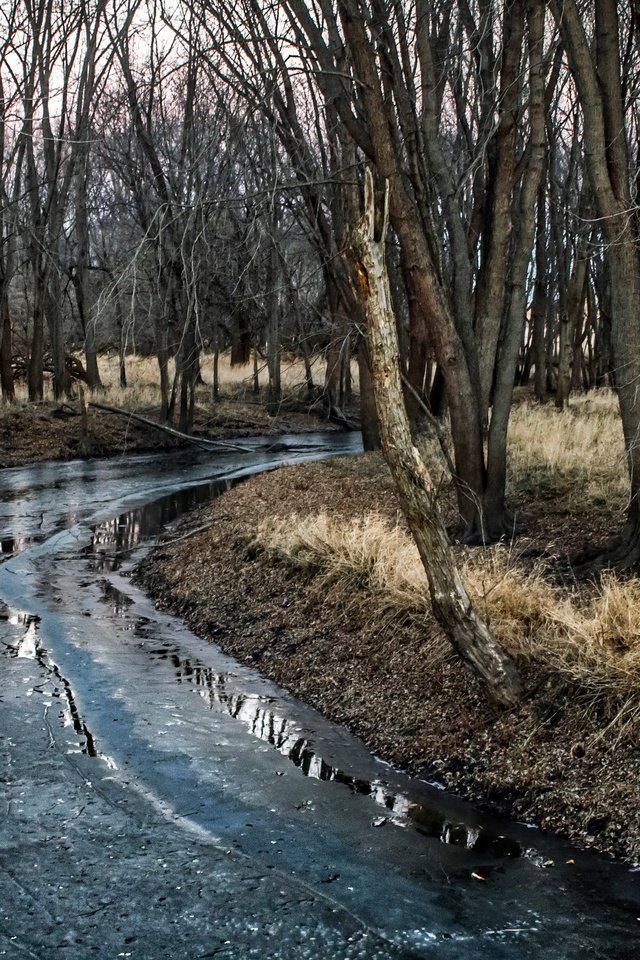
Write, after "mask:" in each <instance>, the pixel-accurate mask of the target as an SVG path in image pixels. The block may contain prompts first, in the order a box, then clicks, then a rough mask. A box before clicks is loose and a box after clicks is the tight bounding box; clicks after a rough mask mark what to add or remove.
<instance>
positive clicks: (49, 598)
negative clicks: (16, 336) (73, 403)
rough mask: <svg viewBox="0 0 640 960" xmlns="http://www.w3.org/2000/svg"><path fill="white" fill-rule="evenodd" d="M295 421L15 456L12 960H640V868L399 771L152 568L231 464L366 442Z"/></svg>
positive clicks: (0, 599) (4, 699)
mask: <svg viewBox="0 0 640 960" xmlns="http://www.w3.org/2000/svg"><path fill="white" fill-rule="evenodd" d="M270 442H271V443H272V441H266V440H252V441H248V442H247V441H243V443H247V444H248V445H249V446H251V448H252V452H251V453H244V454H231V453H229V454H216V455H211V454H193V453H190V454H188V455H186V454H175V455H166V454H165V455H162V456H161V457H158V456H154V457H136V458H129V459H126V460H118V461H89V462H74V463H66V464H45V465H38V466H33V467H26V468H20V469H11V470H4V471H0V540H1V545H2V562H0V770H1V775H2V810H1V814H0V815H1V829H0V956H7V957H37V958H43V960H44V958H47V960H49V958H50V957H52V956H62V957H65V958H72V960H84V958H87V957H94V956H95V957H99V958H105V960H106V958H114V960H115V958H117V957H131V958H138V960H141V958H145V960H165V958H166V960H187V958H188V960H195V958H205V957H215V958H220V957H221V958H227V960H232V958H233V960H244V958H249V957H256V958H271V957H273V958H277V957H279V958H283V960H298V958H303V957H309V958H318V960H320V958H322V960H325V958H351V957H354V958H355V957H358V958H367V960H368V958H371V960H375V958H402V957H431V956H434V957H442V958H456V960H458V958H461V960H462V958H464V960H475V958H491V960H501V958H509V960H511V958H512V960H527V958H545V960H547V958H549V960H556V958H557V960H561V958H576V960H577V958H590V957H599V958H608V960H625V958H629V960H630V958H634V960H635V958H637V957H638V956H639V955H640V920H639V919H638V918H640V873H637V872H633V871H630V870H629V869H628V868H626V867H624V866H622V865H619V864H613V863H611V862H610V861H609V860H607V859H604V858H600V857H597V856H593V855H589V854H586V853H583V852H580V851H576V850H572V849H571V848H570V847H568V846H566V845H563V844H561V843H560V842H558V841H557V840H555V839H554V838H552V837H546V836H544V835H542V834H541V833H539V832H538V831H536V830H532V829H529V828H527V827H526V826H524V825H513V824H509V823H506V822H504V821H500V820H497V819H491V818H489V817H487V816H485V815H483V814H481V813H479V812H478V811H476V810H475V809H474V808H473V807H472V806H470V805H467V804H463V803H461V802H458V801H456V800H454V799H452V798H450V797H448V796H447V795H446V794H444V793H443V792H442V791H440V790H439V789H438V788H437V786H433V785H428V784H426V783H423V782H422V781H417V780H413V779H411V778H410V777H406V776H404V775H402V774H400V773H398V772H396V771H394V770H393V769H392V768H390V767H388V766H387V765H385V764H383V763H381V762H380V761H378V760H376V759H375V758H374V757H372V756H371V755H370V754H369V753H368V751H367V750H366V749H365V748H364V747H363V745H362V744H361V743H360V742H359V741H357V740H355V739H354V738H353V737H351V736H350V735H348V734H347V733H346V732H345V731H344V730H343V729H341V728H340V727H337V726H335V725H333V724H331V723H328V722H327V721H325V720H323V719H322V718H321V717H320V716H319V715H318V714H317V713H315V712H314V711H313V710H311V709H309V708H307V707H305V706H304V705H302V704H300V703H298V702H297V701H296V700H294V699H293V698H292V697H290V696H289V695H288V694H286V693H284V692H283V691H282V690H280V689H279V688H278V687H276V686H275V685H274V684H272V683H270V682H268V681H265V680H264V679H262V678H261V677H260V676H259V675H258V674H257V673H255V672H253V671H251V670H250V669H248V668H246V667H244V666H241V665H239V664H238V663H236V662H235V661H234V660H232V659H230V658H229V657H226V656H225V655H223V654H222V653H221V652H220V651H219V650H218V649H217V648H216V647H215V646H213V645H211V644H207V643H204V642H202V641H200V640H199V639H198V638H197V637H195V636H194V635H193V634H192V633H190V632H189V631H188V630H187V629H186V628H185V627H184V625H183V624H182V623H181V622H180V621H178V620H175V619H174V618H172V617H169V616H167V615H165V614H162V613H158V612H157V611H156V610H154V608H153V605H152V604H151V603H150V601H149V600H148V599H147V598H146V597H145V595H144V594H143V593H141V592H140V591H139V590H138V589H136V588H135V587H134V586H133V585H132V584H131V582H130V580H129V578H128V572H129V570H130V569H131V567H132V566H133V565H134V563H135V562H136V561H137V560H138V559H139V557H140V556H141V554H142V552H143V551H144V550H145V549H148V546H149V543H150V542H151V541H152V538H153V537H154V536H155V535H156V534H157V533H158V531H159V530H161V529H163V528H165V527H166V525H167V524H168V523H170V522H172V521H173V520H175V519H176V518H177V517H178V516H179V515H180V514H181V513H183V512H184V511H185V510H187V509H189V508H191V507H193V506H194V505H196V504H197V503H201V502H203V501H204V500H206V499H208V498H209V497H210V496H212V495H213V494H214V493H215V492H216V490H218V489H223V488H224V486H225V485H226V483H227V481H228V480H230V479H232V478H236V477H239V476H242V475H244V474H248V473H251V472H256V471H258V470H261V469H265V468H269V467H272V466H276V465H277V464H278V463H283V462H292V461H301V460H305V459H314V458H317V457H321V456H329V455H339V454H342V453H349V452H353V451H354V450H355V449H356V445H357V440H356V438H355V437H354V436H353V435H351V436H326V437H324V436H311V437H288V438H283V439H282V440H281V441H277V443H276V445H275V447H273V446H272V447H270V446H269V444H270ZM544 864H546V866H545V865H544ZM58 948H62V949H61V951H60V952H59V953H57V952H56V951H57V950H58Z"/></svg>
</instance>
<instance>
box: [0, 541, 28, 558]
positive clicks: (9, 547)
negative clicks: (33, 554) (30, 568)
mask: <svg viewBox="0 0 640 960" xmlns="http://www.w3.org/2000/svg"><path fill="white" fill-rule="evenodd" d="M30 543H31V540H30V538H29V537H3V538H2V539H1V540H0V562H1V561H2V560H8V559H9V557H13V556H15V554H16V553H20V551H21V550H24V549H25V547H27V546H28V545H29V544H30Z"/></svg>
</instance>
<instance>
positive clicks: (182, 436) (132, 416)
mask: <svg viewBox="0 0 640 960" xmlns="http://www.w3.org/2000/svg"><path fill="white" fill-rule="evenodd" d="M88 406H90V407H95V408H96V410H104V411H105V412H106V413H115V414H117V415H118V416H120V417H127V419H129V420H135V421H136V422H137V423H143V424H145V426H147V427H153V428H154V430H160V431H161V432H162V433H168V434H169V436H170V437H176V438H177V439H178V440H183V441H184V442H185V443H192V444H193V445H194V446H196V447H202V448H203V449H205V450H215V449H216V448H219V447H223V448H225V449H227V450H238V451H240V453H251V450H250V449H249V448H248V447H243V446H242V445H241V444H239V443H232V442H231V441H229V440H205V439H204V437H192V436H190V435H189V434H188V433H182V432H181V431H180V430H174V429H173V427H167V426H166V425H165V424H163V423H157V422H156V421H155V420H151V419H150V418H149V417H143V416H142V414H141V413H133V412H132V411H131V410H123V409H121V408H120V407H111V406H109V405H108V404H106V403H95V402H94V401H93V400H92V401H91V402H90V403H89V404H88Z"/></svg>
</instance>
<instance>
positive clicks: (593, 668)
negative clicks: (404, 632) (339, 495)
mask: <svg viewBox="0 0 640 960" xmlns="http://www.w3.org/2000/svg"><path fill="white" fill-rule="evenodd" d="M256 541H257V542H258V543H259V544H260V545H261V546H262V547H263V548H264V549H265V550H267V551H268V552H269V553H270V554H271V555H273V556H274V557H276V558H278V559H280V560H284V561H286V562H287V563H289V564H293V565H295V566H296V567H299V568H305V569H307V570H310V571H312V572H313V573H314V574H315V576H316V578H317V581H316V582H317V585H318V587H319V588H320V589H322V590H324V589H328V588H329V587H331V588H332V589H335V588H337V590H338V594H339V596H340V597H341V598H342V600H343V602H344V603H346V604H349V603H351V604H353V603H360V604H361V605H362V606H363V608H365V609H367V610H368V611H369V615H370V616H371V622H372V624H373V623H375V626H376V629H377V630H378V631H383V630H384V629H385V627H386V628H394V629H395V628H397V627H399V626H402V627H404V628H409V629H412V630H414V631H416V632H417V634H418V635H420V636H422V637H424V635H425V633H426V634H427V636H429V637H430V638H431V644H432V645H431V656H432V657H434V658H436V657H440V658H442V657H447V656H450V655H451V649H450V647H449V646H448V644H446V642H445V641H444V639H443V638H442V637H441V635H440V634H439V632H438V631H437V629H436V626H435V623H434V621H433V618H432V616H431V611H430V604H429V598H428V586H427V580H426V575H425V572H424V569H423V567H422V563H421V561H420V558H419V556H418V552H417V549H416V547H415V545H414V544H413V542H412V541H411V540H410V538H409V536H408V535H407V534H406V533H405V532H404V530H402V529H401V528H400V527H399V526H392V525H391V524H390V523H389V521H388V520H386V519H385V518H383V517H381V516H379V515H377V514H375V513H368V514H366V515H364V516H362V517H358V518H355V519H352V520H347V519H345V518H343V517H329V516H327V515H326V514H319V515H318V516H315V517H307V516H296V515H293V516H289V517H285V518H284V519H277V520H273V519H272V520H266V521H263V523H262V524H261V525H260V526H259V528H258V530H257V532H256ZM461 572H462V577H463V580H464V582H465V584H466V586H467V589H468V590H469V593H470V595H471V597H472V599H473V601H474V602H475V603H476V604H477V606H478V608H479V609H480V610H481V611H482V613H483V615H484V616H485V618H486V619H487V621H488V623H489V625H490V627H491V629H492V631H493V632H494V634H495V636H496V637H497V639H498V640H499V641H500V643H501V644H502V645H503V646H504V648H505V649H506V650H507V651H508V652H510V653H511V654H512V655H513V656H515V657H516V658H517V659H518V660H519V661H521V662H523V661H526V662H530V663H537V664H539V665H541V666H543V667H544V669H545V670H546V671H548V672H550V673H551V674H552V675H554V676H555V678H556V681H557V685H556V689H557V691H558V692H560V691H566V690H567V689H568V688H569V687H570V688H571V691H572V695H573V696H574V697H575V698H576V701H577V702H578V703H580V705H581V707H582V708H583V709H584V710H585V711H587V712H594V711H597V713H598V714H599V715H600V716H602V717H604V718H605V721H606V723H607V724H611V728H612V729H615V730H616V732H617V733H618V734H620V733H621V732H623V731H624V729H626V728H627V726H628V725H630V724H634V725H635V724H638V723H640V581H638V580H625V581H622V580H619V579H617V578H616V576H615V575H614V574H613V573H610V574H608V575H607V576H605V577H604V578H603V580H602V581H601V583H600V584H599V586H598V587H597V588H596V589H595V590H593V589H592V590H591V591H590V593H589V594H588V595H585V596H582V595H580V594H578V593H574V594H573V595H570V594H568V593H567V592H566V591H565V590H563V589H562V588H561V587H559V586H557V585H554V584H553V583H550V582H549V581H548V580H547V579H546V578H545V576H544V574H543V572H542V569H541V568H540V567H534V568H532V569H531V568H529V569H525V568H524V567H523V566H521V565H519V564H518V563H517V561H515V560H514V559H513V557H512V556H511V554H510V552H509V549H508V548H507V547H504V546H497V547H492V548H490V549H488V550H485V551H482V552H479V551H476V552H474V553H473V554H470V555H468V556H467V557H466V558H465V559H464V561H463V562H462V564H461Z"/></svg>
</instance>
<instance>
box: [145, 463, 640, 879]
mask: <svg viewBox="0 0 640 960" xmlns="http://www.w3.org/2000/svg"><path fill="white" fill-rule="evenodd" d="M353 462H354V461H353V460H349V461H334V462H329V463H322V464H314V465H307V466H303V467H290V468H286V469H281V470H279V471H277V472H276V473H275V474H271V475H264V476H260V477H258V478H254V479H252V480H250V481H248V482H246V483H244V484H242V485H241V486H239V487H236V488H235V489H234V490H232V491H231V492H229V493H227V494H225V495H224V496H223V497H222V498H221V499H219V500H217V501H216V502H214V503H213V504H212V505H211V506H209V507H207V508H205V509H204V510H202V511H200V512H199V513H198V515H197V516H192V517H190V518H189V520H188V521H187V524H186V525H185V526H183V527H182V528H181V529H180V530H179V531H177V532H176V531H174V532H172V533H171V534H170V535H169V538H172V539H173V540H175V539H176V538H177V537H184V536H185V534H187V533H188V532H189V529H195V528H196V527H198V528H200V527H206V528H207V529H205V530H200V532H197V533H193V534H192V535H189V536H186V538H184V539H180V540H179V541H178V542H175V543H171V542H167V543H165V544H163V545H161V546H159V547H158V548H157V549H156V550H155V551H154V552H153V553H152V554H151V556H150V557H148V558H147V560H146V561H145V562H144V563H143V564H142V566H141V568H139V571H138V578H139V579H140V580H141V581H142V582H144V585H145V587H146V589H147V590H148V591H149V592H150V593H151V594H152V595H153V597H154V598H155V600H156V602H157V604H158V605H159V606H160V607H162V608H164V609H167V610H170V611H172V612H175V613H178V614H180V615H181V616H183V617H184V618H185V619H186V621H187V622H188V623H189V625H190V626H191V628H192V629H194V630H195V631H196V632H197V633H198V634H200V635H201V636H202V637H206V638H209V639H211V640H213V641H215V642H216V643H217V644H219V645H220V646H221V647H222V649H223V650H224V651H225V652H227V653H230V654H232V655H233V656H235V657H236V658H238V659H239V660H241V661H243V662H245V663H249V664H251V665H252V666H255V667H257V668H258V669H259V670H260V671H261V672H262V673H264V674H266V675H267V676H269V677H271V678H273V679H274V680H276V681H277V682H278V683H279V684H281V685H283V686H285V687H286V688H287V689H289V690H291V691H292V692H293V693H295V694H296V695H297V696H298V697H300V698H301V699H302V700H304V701H306V702H308V703H310V704H312V705H313V706H315V707H316V708H318V709H319V710H320V711H322V712H323V713H324V714H325V715H327V716H328V717H330V718H331V719H332V720H335V721H337V722H340V723H343V724H346V725H347V726H348V727H349V728H350V729H351V730H353V731H354V732H355V733H356V734H358V735H359V736H360V737H361V738H362V739H363V740H364V741H365V742H366V743H367V745H368V746H369V747H370V748H371V750H373V751H375V752H376V753H377V754H378V755H380V756H382V757H384V758H385V759H387V760H389V761H391V762H393V763H394V764H397V765H399V766H401V767H403V768H405V769H407V770H408V771H410V772H411V773H412V774H415V775H418V776H422V777H425V778H428V779H433V780H436V781H437V782H438V783H440V784H442V785H443V786H445V787H446V788H447V789H448V790H451V791H453V792H454V793H457V794H458V795H460V796H463V797H465V798H469V799H472V800H474V801H476V802H479V803H480V804H482V805H485V806H487V807H489V808H491V809H492V810H497V811H500V812H501V813H506V814H507V815H508V816H510V817H512V818H514V819H518V820H523V821H526V822H532V823H536V824H537V825H539V826H542V827H543V828H545V829H553V830H555V831H558V832H559V833H561V834H563V835H564V836H566V837H568V838H570V839H571V840H572V841H574V842H576V843H577V844H578V845H581V846H584V847H592V848H595V849H598V850H600V851H604V852H608V853H611V854H615V855H616V856H619V857H625V858H627V859H629V860H633V861H637V860H639V859H640V809H639V808H640V804H639V803H638V800H639V788H638V784H639V783H640V750H639V749H638V747H637V744H635V743H633V742H631V741H630V740H628V739H625V738H623V737H619V736H618V737H616V736H606V735H604V736H603V733H602V722H601V720H599V719H598V718H590V717H588V716H585V712H584V710H583V709H580V706H579V705H578V704H576V703H575V701H574V697H573V693H572V691H571V690H564V691H561V690H558V689H556V688H555V687H554V678H553V677H551V676H548V675H545V673H544V670H543V669H542V668H540V667H537V668H535V669H533V668H529V670H528V671H526V672H525V677H524V680H525V684H526V687H527V696H528V698H527V700H526V702H525V703H524V705H523V706H522V707H521V708H520V709H519V710H518V711H515V712H513V713H511V714H507V715H505V714H502V715H498V714H495V713H494V712H492V710H491V709H490V708H489V707H488V706H487V704H486V703H485V701H484V699H483V697H482V694H481V692H480V690H479V688H478V687H477V686H476V684H475V682H474V681H473V679H472V678H470V676H469V675H468V674H467V673H466V672H465V671H464V669H463V668H462V667H461V666H460V664H459V663H458V662H456V661H454V660H450V661H445V662H442V661H441V660H434V658H433V656H430V650H431V649H432V643H433V638H434V635H435V628H434V626H433V625H431V624H429V623H425V624H424V629H423V630H421V631H415V630H414V631H411V630H407V629H405V628H403V627H402V625H395V626H394V625H393V624H389V623H383V622H381V621H379V620H377V618H376V613H375V598H373V597H368V596H366V595H363V596H354V595H351V596H349V597H344V596H343V597H342V598H340V599H339V601H336V597H335V596H334V595H333V594H330V593H328V592H327V591H326V590H325V589H319V588H318V586H317V584H316V583H314V579H313V577H312V576H311V575H309V574H306V573H305V574H301V573H300V571H299V570H292V569H291V568H290V567H287V566H285V565H282V564H278V563H274V562H273V560H270V559H269V558H268V557H266V556H265V555H264V554H262V553H260V551H257V550H256V549H255V547H254V546H252V545H251V541H252V537H253V533H254V531H255V528H256V526H257V524H258V523H259V522H260V521H261V520H262V519H263V518H264V517H267V516H274V515H275V516H288V515H290V514H292V513H302V514H308V515H313V514H317V513H318V512H321V511H326V512H328V513H330V514H332V515H334V516H338V517H340V516H342V517H345V518H349V517H353V516H354V515H357V514H358V513H361V512H364V511H367V510H372V509H376V510H378V511H382V512H383V513H385V514H386V515H387V516H389V517H392V518H393V517H395V516H396V512H397V508H396V504H395V500H394V497H393V491H392V489H391V484H390V480H389V478H388V476H387V475H386V471H385V468H384V467H383V466H382V465H381V462H380V460H379V458H369V459H367V458H360V460H359V466H358V467H357V469H353V468H352V466H351V464H353Z"/></svg>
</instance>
